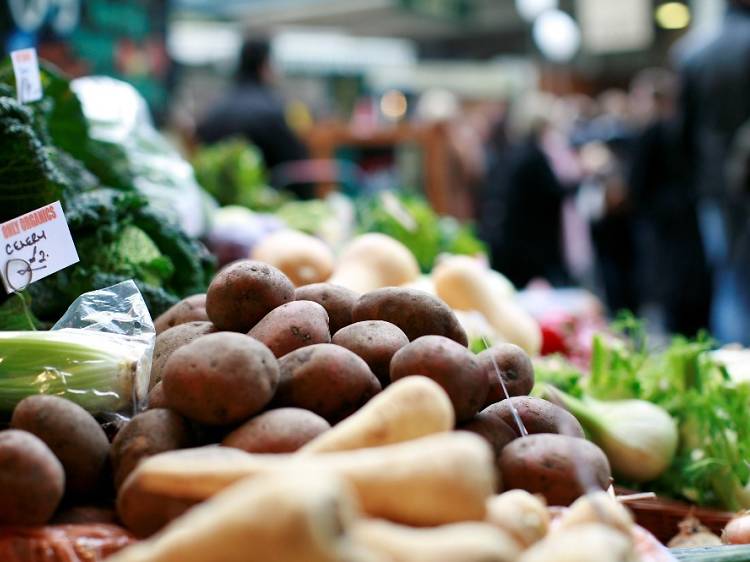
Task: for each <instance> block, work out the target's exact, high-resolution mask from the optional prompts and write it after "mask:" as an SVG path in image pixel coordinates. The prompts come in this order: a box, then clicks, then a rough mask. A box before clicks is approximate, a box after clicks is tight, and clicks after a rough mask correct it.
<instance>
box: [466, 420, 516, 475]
mask: <svg viewBox="0 0 750 562" xmlns="http://www.w3.org/2000/svg"><path fill="white" fill-rule="evenodd" d="M460 428H461V429H463V430H464V431H471V432H472V433H476V434H477V435H479V436H480V437H484V438H485V439H486V440H487V442H488V443H489V444H490V446H491V447H492V450H493V451H494V453H495V462H496V464H497V465H498V466H499V465H500V454H501V453H502V452H503V449H504V448H505V446H506V445H507V444H508V443H510V442H511V441H513V440H514V439H516V438H518V434H517V433H516V431H514V430H513V428H512V427H511V426H509V425H508V424H507V423H505V421H503V419H502V418H501V417H500V416H498V415H496V413H495V412H493V411H490V410H489V409H486V410H482V411H481V412H479V413H478V414H477V415H476V416H474V418H472V419H471V420H470V421H468V422H466V423H465V424H463V425H462V426H460Z"/></svg>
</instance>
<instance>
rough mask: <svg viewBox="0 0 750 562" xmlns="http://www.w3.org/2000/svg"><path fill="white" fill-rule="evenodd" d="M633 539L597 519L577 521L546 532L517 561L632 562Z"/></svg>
mask: <svg viewBox="0 0 750 562" xmlns="http://www.w3.org/2000/svg"><path fill="white" fill-rule="evenodd" d="M637 560H638V557H637V556H636V553H635V551H634V544H633V539H632V537H631V536H629V535H624V534H623V533H621V532H619V531H616V530H615V529H613V528H612V527H608V526H606V525H602V524H601V523H588V524H585V525H577V526H575V527H571V528H570V529H566V530H564V531H560V532H559V533H553V534H550V535H549V536H548V537H547V538H546V539H544V540H542V541H541V542H538V543H537V544H536V545H534V546H533V547H531V548H530V549H529V550H527V551H526V552H524V553H523V555H522V556H521V557H520V558H519V559H518V562H551V561H554V562H636V561H637Z"/></svg>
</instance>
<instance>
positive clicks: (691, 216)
mask: <svg viewBox="0 0 750 562" xmlns="http://www.w3.org/2000/svg"><path fill="white" fill-rule="evenodd" d="M631 91H632V98H633V107H634V110H635V111H637V112H638V114H637V115H636V116H635V117H636V119H637V120H638V122H639V123H640V124H641V126H642V131H641V133H640V134H639V135H638V137H637V138H636V139H635V142H634V144H633V162H632V166H631V170H630V177H629V183H630V193H631V200H632V203H633V207H634V210H635V212H636V214H637V216H638V218H639V219H641V220H642V221H644V225H645V226H646V227H647V228H646V229H645V230H647V231H648V232H649V233H650V234H651V236H649V242H650V244H649V246H650V248H642V250H645V251H646V252H648V250H649V249H650V250H651V251H650V252H648V255H647V258H650V259H648V262H647V264H646V266H647V269H649V270H650V274H649V275H648V276H647V279H648V281H649V282H650V284H651V286H652V288H651V290H652V294H653V297H654V298H655V299H656V300H657V302H659V303H660V304H661V305H662V313H663V316H664V328H665V329H666V330H667V331H668V332H670V333H678V334H683V335H686V336H694V335H695V334H696V333H697V332H699V331H700V330H702V329H706V328H707V327H708V322H709V310H710V304H711V278H710V274H709V270H708V264H707V263H706V258H705V254H704V252H703V246H702V244H701V236H700V230H699V227H698V214H697V208H696V205H695V199H694V197H693V196H692V193H691V190H690V173H689V170H688V167H687V166H686V163H685V160H684V153H683V150H682V146H681V137H680V131H679V126H678V122H677V120H676V118H675V103H676V96H677V78H676V76H675V75H674V74H673V73H671V72H669V71H667V70H662V69H649V70H645V71H643V72H641V73H640V74H639V75H638V76H636V78H635V80H634V81H633V87H632V89H631Z"/></svg>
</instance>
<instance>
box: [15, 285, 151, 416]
mask: <svg viewBox="0 0 750 562" xmlns="http://www.w3.org/2000/svg"><path fill="white" fill-rule="evenodd" d="M155 338H156V333H155V330H154V325H153V322H152V321H151V316H150V314H149V312H148V309H147V308H146V304H145V302H144V301H143V297H142V296H141V294H140V292H139V291H138V288H137V287H136V285H135V283H133V281H124V282H122V283H118V284H117V285H113V286H111V287H107V288H105V289H99V290H96V291H91V292H89V293H85V294H83V295H81V296H80V297H78V299H76V301H75V302H73V304H72V305H71V306H70V307H69V308H68V310H67V312H66V313H65V314H64V315H63V317H62V318H61V319H60V320H59V321H58V322H57V324H55V326H54V327H53V329H52V330H50V331H39V332H0V414H2V415H3V416H7V415H9V414H10V413H11V412H12V410H13V408H14V407H15V405H16V404H17V403H18V402H19V401H20V400H22V399H23V398H25V397H26V396H30V395H33V394H54V395H57V396H62V397H63V398H66V399H68V400H71V401H72V402H75V403H77V404H79V405H81V406H82V407H84V408H85V409H86V410H88V411H89V412H91V413H92V414H95V415H98V416H100V417H102V418H104V419H105V420H107V419H110V420H111V419H118V418H123V417H125V418H127V417H131V416H133V415H134V414H135V413H137V412H138V411H139V410H140V409H141V408H142V407H143V406H144V404H145V401H146V398H147V395H148V382H149V376H150V373H151V358H152V355H153V349H154V340H155Z"/></svg>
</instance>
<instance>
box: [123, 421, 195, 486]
mask: <svg viewBox="0 0 750 562" xmlns="http://www.w3.org/2000/svg"><path fill="white" fill-rule="evenodd" d="M191 444H192V440H191V435H190V430H189V428H188V425H187V423H186V421H185V420H184V419H183V418H182V417H181V416H180V415H178V414H176V413H175V412H173V411H171V410H165V409H154V410H148V411H146V412H142V413H140V414H138V415H137V416H135V417H134V418H133V419H132V420H130V421H129V422H128V423H127V425H125V427H123V428H122V429H121V430H120V431H119V432H118V433H117V436H116V437H115V438H114V440H113V441H112V449H111V451H110V459H111V461H112V470H113V472H114V481H115V488H119V487H120V486H121V485H122V483H123V482H124V481H125V479H126V478H127V477H128V475H129V474H130V473H131V472H132V471H133V469H134V468H135V467H136V466H137V465H138V463H139V462H140V461H141V460H143V459H145V458H147V457H150V456H153V455H155V454H157V453H163V452H165V451H173V450H175V449H182V448H185V447H188V446H190V445H191Z"/></svg>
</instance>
